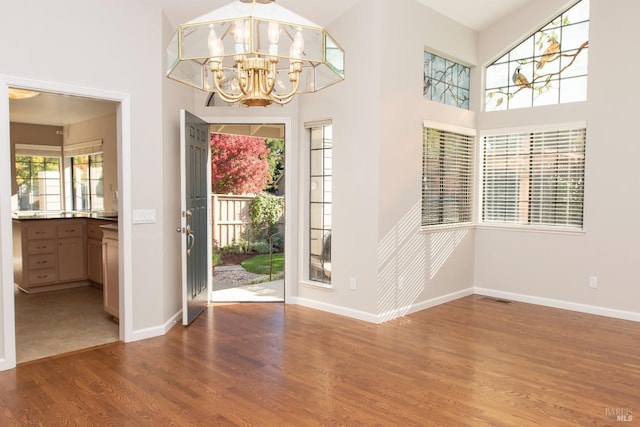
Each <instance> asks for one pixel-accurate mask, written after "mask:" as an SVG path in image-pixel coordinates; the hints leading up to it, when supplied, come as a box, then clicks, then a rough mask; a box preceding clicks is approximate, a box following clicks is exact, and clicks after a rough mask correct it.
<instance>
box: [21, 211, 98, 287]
mask: <svg viewBox="0 0 640 427" xmlns="http://www.w3.org/2000/svg"><path fill="white" fill-rule="evenodd" d="M85 225H86V220H85V219H83V218H76V219H54V220H51V219H42V220H14V221H13V267H14V281H15V282H16V284H17V285H18V286H19V287H20V289H22V290H23V291H25V292H28V293H31V292H42V291H47V290H54V289H64V288H71V287H76V286H84V285H86V284H87V283H86V279H87V273H86V270H87V267H86V263H87V261H86V242H85V239H86V237H85Z"/></svg>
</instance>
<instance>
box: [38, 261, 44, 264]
mask: <svg viewBox="0 0 640 427" xmlns="http://www.w3.org/2000/svg"><path fill="white" fill-rule="evenodd" d="M46 263H47V261H36V264H46Z"/></svg>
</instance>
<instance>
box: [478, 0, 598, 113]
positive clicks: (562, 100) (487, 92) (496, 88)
mask: <svg viewBox="0 0 640 427" xmlns="http://www.w3.org/2000/svg"><path fill="white" fill-rule="evenodd" d="M582 2H584V3H585V4H586V5H587V6H586V7H587V8H588V16H587V19H586V20H582V21H576V22H564V21H563V16H564V17H566V15H568V14H569V13H570V12H571V11H572V9H574V8H575V7H576V6H577V5H578V4H579V3H582ZM556 21H559V23H557V24H556ZM585 24H586V26H587V33H588V34H587V40H586V41H584V42H582V44H581V45H580V46H572V47H568V48H567V47H565V45H564V43H563V40H562V39H561V40H560V44H559V47H560V51H559V52H558V51H556V52H558V54H557V56H556V57H555V58H554V59H553V61H556V60H558V71H557V72H555V71H554V70H551V73H549V71H550V70H548V69H545V70H544V71H540V73H541V74H538V75H537V77H536V72H535V70H536V69H537V65H538V63H539V62H541V60H542V59H544V58H545V57H547V58H548V57H549V55H548V54H546V53H547V49H550V48H551V44H552V43H551V42H552V41H553V39H554V38H553V37H551V36H549V35H548V34H547V33H546V31H549V30H550V29H551V30H553V31H552V33H551V34H554V32H555V31H556V30H558V31H559V32H560V34H561V36H560V38H562V33H563V31H565V28H567V29H569V30H570V29H571V27H574V28H575V27H577V26H580V25H585ZM590 25H591V3H590V0H575V1H573V2H572V3H571V4H570V5H569V6H567V7H566V8H564V9H563V10H562V11H561V12H559V13H558V14H557V15H555V16H554V17H553V18H552V19H550V20H549V21H548V22H546V23H545V24H544V25H542V26H540V27H539V28H538V29H537V30H535V31H533V32H531V33H528V34H524V35H523V37H522V38H520V39H518V40H517V41H516V42H515V43H513V45H510V46H509V47H508V48H507V50H505V51H503V52H502V53H501V54H500V55H499V56H497V57H496V58H495V60H493V61H491V62H490V63H488V64H487V65H485V66H484V67H483V71H482V73H483V82H484V83H483V85H482V86H483V87H482V91H481V92H482V94H481V97H482V111H484V112H488V113H493V112H496V111H509V110H520V109H527V108H538V107H543V106H548V105H561V104H567V103H572V102H584V101H586V100H587V99H588V77H589V72H588V62H589V59H588V58H589V38H590V28H591V26H590ZM554 35H555V34H554ZM543 37H546V38H545V39H544V40H545V42H546V43H548V45H545V44H543ZM529 40H531V41H532V45H531V48H532V49H533V50H532V55H531V56H526V57H518V55H517V53H514V56H515V58H514V59H512V58H511V55H512V53H513V52H514V51H518V49H522V47H523V45H524V44H525V43H527V42H528V41H529ZM536 45H538V47H537V49H538V51H539V53H536V47H535V46H536ZM583 50H584V51H585V52H584V53H585V54H584V56H583V57H581V59H582V58H584V57H586V59H584V61H585V64H584V67H585V71H584V73H583V74H574V73H572V72H571V71H572V70H570V71H569V72H566V71H567V70H568V69H569V68H570V66H571V65H573V63H574V61H575V60H576V59H577V57H578V56H580V54H581V52H582V51H583ZM554 55H556V53H554ZM571 56H573V59H572V60H569V59H568V57H571ZM566 62H570V63H569V64H568V65H566ZM514 63H517V64H516V65H514ZM544 63H545V64H547V63H551V61H549V62H547V61H546V60H545V61H544ZM494 66H505V67H507V69H508V70H507V72H506V76H505V77H506V79H507V80H506V81H507V84H506V85H504V84H502V85H491V86H488V85H489V83H488V82H489V81H490V80H491V78H490V77H489V76H488V74H489V71H488V70H489V69H490V68H491V67H494ZM521 67H522V76H523V77H524V79H525V80H526V81H523V80H521V79H520V78H518V79H517V82H516V81H515V76H516V74H517V72H518V71H520V68H521ZM540 67H541V68H542V66H540ZM529 68H532V69H533V71H532V72H533V75H531V74H530V70H529ZM547 68H548V67H547ZM532 77H533V79H532ZM578 79H582V80H583V82H584V83H583V84H584V86H585V88H584V93H581V94H580V95H581V96H582V97H580V98H575V97H572V96H571V95H572V93H571V90H568V91H564V92H563V90H562V82H563V81H564V82H569V83H566V85H570V84H571V82H573V83H575V82H577V81H578ZM529 80H531V82H529ZM535 82H538V83H539V84H538V85H536V83H535ZM550 82H553V83H554V84H557V87H556V88H552V89H553V90H554V91H556V92H557V95H556V96H557V99H556V101H555V102H550V100H545V99H543V100H542V101H541V102H539V103H536V100H537V98H538V97H540V96H542V94H543V92H541V90H542V89H544V88H545V87H547V85H549V84H550ZM528 83H531V84H533V86H534V87H533V88H532V89H525V88H524V86H525V85H526V84H528ZM529 87H530V86H529ZM565 87H566V86H565ZM504 89H506V92H503V90H504ZM512 89H514V90H515V92H513V93H512V92H511V90H512ZM550 89H551V88H550ZM550 89H547V90H546V91H544V92H545V93H546V92H548V91H549V90H550ZM522 90H525V93H526V91H529V90H530V91H531V100H530V105H526V106H525V105H518V104H517V102H516V105H515V106H513V107H511V106H510V104H511V102H512V99H511V98H512V97H513V96H514V95H516V94H518V93H519V92H520V91H522ZM536 93H537V95H536ZM494 97H495V99H496V101H495V103H496V105H495V106H492V107H490V106H489V100H490V99H492V98H494ZM521 98H522V97H521ZM504 101H506V102H504ZM520 102H521V101H520ZM503 104H504V107H503V108H500V106H501V105H503Z"/></svg>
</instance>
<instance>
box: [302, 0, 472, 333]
mask: <svg viewBox="0 0 640 427" xmlns="http://www.w3.org/2000/svg"><path fill="white" fill-rule="evenodd" d="M328 29H329V31H330V32H331V34H332V35H333V36H334V37H335V39H336V40H337V41H338V43H339V44H340V45H341V46H342V47H343V48H344V49H345V51H346V65H345V70H346V80H345V81H344V82H342V83H340V84H338V85H336V86H334V87H332V88H330V89H328V90H326V91H322V92H319V93H316V94H314V95H312V96H311V97H303V98H301V100H302V101H301V102H302V104H301V110H300V116H301V123H303V122H305V121H313V120H320V119H325V118H330V119H331V120H332V122H333V136H334V145H333V167H334V169H333V227H332V228H333V231H332V242H331V243H332V280H331V281H332V290H329V291H327V290H323V289H316V288H313V287H308V286H302V287H301V288H300V290H299V292H300V297H301V298H300V299H301V303H303V304H307V305H310V306H313V307H317V308H321V309H326V310H329V311H333V312H337V313H341V314H345V315H348V316H352V317H356V318H360V319H364V320H368V321H372V322H381V321H385V320H389V319H391V318H394V317H397V316H400V315H402V314H405V313H407V312H409V311H414V310H417V309H420V308H425V307H427V306H429V305H430V304H432V303H435V302H436V301H440V300H441V298H443V297H444V298H447V296H449V295H452V294H456V295H457V294H458V293H460V292H470V289H471V287H472V285H473V253H474V251H473V249H474V246H473V232H471V231H469V230H449V231H446V232H441V233H421V232H420V212H421V205H420V201H421V186H420V185H421V184H420V183H421V176H422V169H421V168H422V160H421V158H422V123H423V120H425V119H428V120H433V121H439V122H442V123H449V124H456V125H458V126H466V127H470V128H474V127H475V114H474V113H473V112H470V111H461V110H459V109H455V108H451V107H448V106H444V105H441V104H437V103H434V102H430V101H426V100H424V99H423V98H422V81H423V75H422V73H423V71H422V69H423V52H424V49H425V47H428V48H429V49H430V50H432V51H435V52H438V53H442V54H446V55H447V56H449V57H451V58H452V59H456V60H459V61H461V62H463V63H465V64H469V65H474V64H475V62H476V34H475V33H474V32H473V31H471V30H469V29H468V28H465V27H463V26H461V25H459V24H456V23H455V22H453V21H451V20H450V19H448V18H446V17H444V16H442V15H440V14H438V13H435V12H433V11H432V10H431V9H428V8H426V7H424V6H421V5H419V4H418V3H417V2H415V1H414V0H394V1H390V0H374V1H372V0H366V1H364V0H363V1H360V2H358V3H357V4H356V5H355V6H353V7H352V8H351V9H349V10H348V11H347V12H346V13H345V14H344V15H342V16H341V17H340V18H338V19H337V20H336V21H334V22H332V23H331V25H330V26H329V27H328ZM305 156H308V149H307V150H305V152H304V154H303V157H302V158H301V159H300V161H301V165H302V167H303V168H304V169H303V174H302V176H303V177H306V174H308V167H307V163H308V158H306V157H305ZM305 185H308V182H307V181H305ZM301 196H302V197H303V198H305V200H306V197H307V196H306V194H305V193H304V189H303V193H302V195H301ZM305 209H306V208H305ZM303 231H304V230H303ZM352 278H354V279H356V282H357V290H355V291H353V290H350V288H349V285H350V279H352ZM303 279H304V278H303ZM398 281H402V283H403V287H404V289H403V290H401V291H400V290H397V289H396V286H397V283H398Z"/></svg>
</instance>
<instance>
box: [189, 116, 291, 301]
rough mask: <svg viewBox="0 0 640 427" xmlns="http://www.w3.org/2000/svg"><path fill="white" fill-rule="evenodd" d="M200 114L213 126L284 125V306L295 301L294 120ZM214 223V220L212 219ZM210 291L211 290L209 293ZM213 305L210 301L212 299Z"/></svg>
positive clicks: (288, 118) (287, 118)
mask: <svg viewBox="0 0 640 427" xmlns="http://www.w3.org/2000/svg"><path fill="white" fill-rule="evenodd" d="M199 113H200V111H198V112H197V113H194V114H197V115H198V116H199V117H200V118H201V119H202V120H204V121H205V122H208V123H209V124H210V125H215V124H225V123H226V124H245V125H246V124H270V125H284V170H285V175H284V200H285V211H284V259H285V263H284V303H285V304H286V303H291V302H293V301H294V295H293V293H292V290H293V288H292V287H291V285H292V284H293V283H294V280H295V277H296V276H295V267H296V265H297V262H298V260H297V258H296V253H297V251H296V249H297V247H298V246H297V245H298V241H297V240H296V239H295V238H294V235H295V232H296V230H297V225H296V218H297V212H298V205H297V203H296V204H293V201H294V200H297V199H296V198H295V195H296V193H297V191H298V186H297V185H295V184H296V181H295V180H294V179H293V178H294V176H298V173H297V170H294V165H295V164H296V160H297V158H296V156H297V153H298V151H297V150H295V149H294V144H293V132H292V131H293V128H292V120H291V117H275V116H265V117H262V116H228V117H227V116H207V115H201V114H199ZM210 220H211V219H210ZM296 283H297V282H296ZM209 291H211V289H209ZM209 301H211V297H210V298H209Z"/></svg>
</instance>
